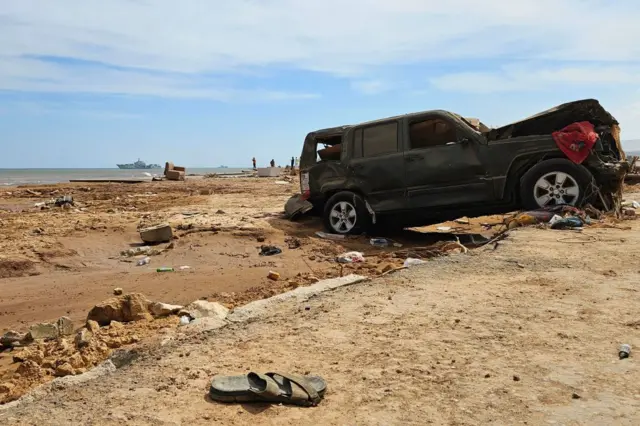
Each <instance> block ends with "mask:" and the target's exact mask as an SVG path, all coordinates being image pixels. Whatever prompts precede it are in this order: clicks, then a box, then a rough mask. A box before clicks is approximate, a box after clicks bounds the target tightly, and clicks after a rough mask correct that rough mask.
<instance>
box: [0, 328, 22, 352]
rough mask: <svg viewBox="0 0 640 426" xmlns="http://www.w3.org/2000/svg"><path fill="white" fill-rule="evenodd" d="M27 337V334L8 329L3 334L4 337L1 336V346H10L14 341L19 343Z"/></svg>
mask: <svg viewBox="0 0 640 426" xmlns="http://www.w3.org/2000/svg"><path fill="white" fill-rule="evenodd" d="M25 337H26V335H25V334H22V333H18V332H17V331H13V330H11V331H7V332H6V333H4V334H3V335H2V337H0V346H4V347H6V348H10V347H12V346H13V344H14V343H19V342H21V341H23V340H25Z"/></svg>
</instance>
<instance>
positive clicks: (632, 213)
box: [622, 207, 636, 217]
mask: <svg viewBox="0 0 640 426" xmlns="http://www.w3.org/2000/svg"><path fill="white" fill-rule="evenodd" d="M622 215H623V216H628V217H633V216H635V215H636V211H635V210H634V209H632V208H629V207H625V208H623V209H622Z"/></svg>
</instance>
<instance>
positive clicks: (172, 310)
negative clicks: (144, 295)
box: [149, 302, 183, 317]
mask: <svg viewBox="0 0 640 426" xmlns="http://www.w3.org/2000/svg"><path fill="white" fill-rule="evenodd" d="M181 309H183V306H180V305H169V304H168V303H161V302H152V303H150V304H149V311H150V312H151V314H152V315H153V316H154V317H166V316H168V315H171V314H177V313H178V312H180V310H181Z"/></svg>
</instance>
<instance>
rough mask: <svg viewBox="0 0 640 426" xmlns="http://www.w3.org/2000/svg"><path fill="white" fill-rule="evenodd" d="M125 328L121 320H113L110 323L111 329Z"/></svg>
mask: <svg viewBox="0 0 640 426" xmlns="http://www.w3.org/2000/svg"><path fill="white" fill-rule="evenodd" d="M123 328H124V324H122V323H121V322H120V321H111V324H109V330H122V329H123Z"/></svg>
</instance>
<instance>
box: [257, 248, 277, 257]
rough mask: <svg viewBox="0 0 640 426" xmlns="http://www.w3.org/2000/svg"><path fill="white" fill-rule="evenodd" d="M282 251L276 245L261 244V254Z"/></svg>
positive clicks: (272, 253)
mask: <svg viewBox="0 0 640 426" xmlns="http://www.w3.org/2000/svg"><path fill="white" fill-rule="evenodd" d="M280 253H282V250H281V249H280V248H278V247H276V246H261V247H260V256H273V255H276V254H280Z"/></svg>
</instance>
